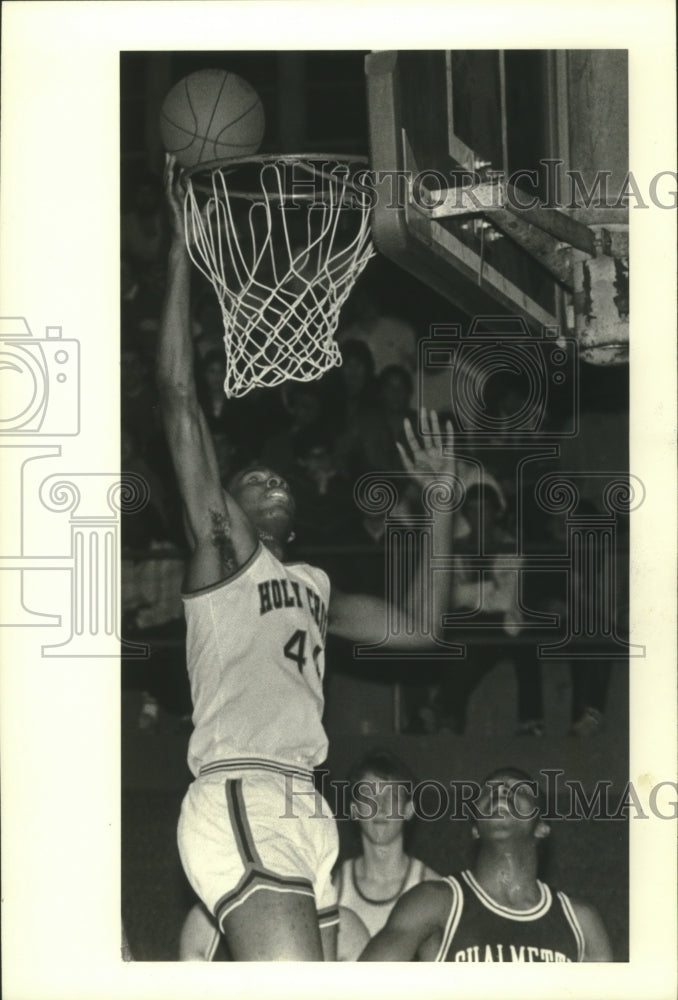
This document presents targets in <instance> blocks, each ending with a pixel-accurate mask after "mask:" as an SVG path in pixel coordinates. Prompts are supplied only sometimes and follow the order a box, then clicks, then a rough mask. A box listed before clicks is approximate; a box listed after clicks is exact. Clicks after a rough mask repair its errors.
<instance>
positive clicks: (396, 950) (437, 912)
mask: <svg viewBox="0 0 678 1000" xmlns="http://www.w3.org/2000/svg"><path fill="white" fill-rule="evenodd" d="M449 907H450V889H449V886H448V885H447V884H446V883H443V882H440V883H436V882H423V883H421V884H420V885H416V886H415V887H414V888H413V889H410V891H409V892H406V893H405V894H404V895H403V896H401V897H400V899H399V900H398V902H397V903H396V905H395V906H394V908H393V910H392V911H391V915H390V917H389V918H388V920H387V922H386V925H385V927H384V928H383V929H382V930H381V931H379V933H378V934H376V935H375V936H374V937H373V938H372V940H371V941H370V942H369V943H368V945H367V947H366V948H365V950H364V951H363V953H362V955H361V956H360V958H359V961H360V962H411V961H413V960H414V958H415V957H416V956H417V954H418V952H419V949H420V947H421V946H422V945H423V944H424V942H425V941H427V940H428V939H429V938H430V937H432V935H434V934H436V933H438V932H442V931H443V929H444V927H445V922H446V920H447V917H448V915H449Z"/></svg>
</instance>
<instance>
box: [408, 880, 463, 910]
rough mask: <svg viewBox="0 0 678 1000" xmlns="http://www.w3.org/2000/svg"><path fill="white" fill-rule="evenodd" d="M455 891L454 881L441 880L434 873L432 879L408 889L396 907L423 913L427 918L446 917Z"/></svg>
mask: <svg viewBox="0 0 678 1000" xmlns="http://www.w3.org/2000/svg"><path fill="white" fill-rule="evenodd" d="M456 891H457V887H456V886H455V885H454V880H452V879H450V878H442V877H441V876H440V875H436V874H435V873H434V877H433V878H431V879H426V880H424V881H422V882H418V883H417V885H415V886H413V887H412V888H411V889H408V891H407V892H406V893H404V894H403V895H402V896H401V897H400V900H399V901H398V906H399V907H400V906H401V903H402V904H403V907H402V908H404V907H405V906H406V907H407V908H408V909H409V910H418V911H420V912H421V913H422V916H423V913H424V912H425V913H426V915H427V916H429V917H435V916H438V915H444V916H445V917H446V916H447V913H448V912H449V908H450V903H451V901H452V899H453V897H454V895H455V893H456Z"/></svg>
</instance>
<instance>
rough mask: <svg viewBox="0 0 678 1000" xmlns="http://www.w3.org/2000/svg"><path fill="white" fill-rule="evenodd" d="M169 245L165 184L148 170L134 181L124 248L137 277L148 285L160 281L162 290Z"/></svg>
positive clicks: (125, 220)
mask: <svg viewBox="0 0 678 1000" xmlns="http://www.w3.org/2000/svg"><path fill="white" fill-rule="evenodd" d="M167 246H168V227H167V216H166V212H165V202H164V197H163V190H162V184H161V182H160V179H159V178H158V177H157V176H156V175H155V174H154V173H152V172H151V171H145V172H143V173H142V174H140V175H139V176H138V177H137V178H136V179H135V180H134V183H133V185H132V190H131V196H130V204H129V208H128V210H127V211H126V212H124V213H123V216H122V232H121V250H122V255H123V258H124V259H125V260H127V261H129V264H130V266H131V268H132V270H133V272H134V275H135V277H136V278H137V279H138V280H139V281H141V282H142V283H144V284H158V285H159V286H160V292H161V293H162V285H163V282H164V274H165V262H166V258H167ZM160 304H161V303H160Z"/></svg>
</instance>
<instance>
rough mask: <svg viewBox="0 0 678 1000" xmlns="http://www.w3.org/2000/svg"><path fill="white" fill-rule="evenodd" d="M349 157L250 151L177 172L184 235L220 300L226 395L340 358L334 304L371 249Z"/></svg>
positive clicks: (363, 200)
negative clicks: (182, 190)
mask: <svg viewBox="0 0 678 1000" xmlns="http://www.w3.org/2000/svg"><path fill="white" fill-rule="evenodd" d="M359 162H360V161H358V160H357V159H356V158H355V157H353V158H350V159H349V158H344V159H342V158H340V157H336V156H333V157H331V158H330V157H321V156H318V155H316V154H307V155H304V156H303V158H301V157H283V156H281V157H266V156H257V157H250V158H249V159H247V160H229V161H220V162H218V163H216V162H215V163H212V164H207V165H202V166H200V167H196V168H193V169H192V170H190V171H188V172H187V174H186V178H185V180H186V188H187V190H186V198H185V202H184V221H185V227H186V242H187V246H188V251H189V254H190V256H191V259H192V260H193V262H194V264H195V265H196V267H197V268H198V269H199V270H200V271H201V272H202V273H203V274H204V275H205V277H206V278H207V279H208V280H209V281H210V282H211V284H212V286H213V288H214V290H215V292H216V294H217V297H218V299H219V304H220V306H221V313H222V318H223V323H224V345H225V348H226V379H225V382H224V391H225V393H226V395H227V396H228V397H229V398H232V397H236V396H243V395H245V393H247V392H249V391H250V390H251V389H253V388H254V387H255V386H259V387H268V388H270V387H272V386H275V385H279V384H280V383H281V382H284V381H286V380H288V379H293V380H296V381H299V382H308V381H311V380H313V379H317V378H319V377H320V376H321V375H322V374H323V373H324V372H326V371H328V370H329V369H330V368H332V367H334V366H335V365H339V364H341V355H340V353H339V348H338V346H337V343H336V341H335V339H334V333H335V331H336V329H337V325H338V323H339V311H340V309H341V307H342V305H343V303H344V302H345V301H346V298H347V297H348V295H349V293H350V291H351V289H352V287H353V285H354V283H355V281H356V279H357V277H358V275H359V274H360V273H361V271H362V270H363V268H364V267H365V265H366V264H367V262H368V260H369V259H370V258H371V257H372V256H373V255H374V249H373V246H372V242H371V240H370V235H369V211H370V207H371V205H370V199H369V197H368V193H367V192H366V191H365V190H361V189H358V188H356V186H355V182H354V178H355V173H353V174H352V173H351V170H352V169H353V170H355V165H356V164H358V163H359ZM243 175H244V177H243ZM248 175H249V176H248ZM236 179H238V180H240V185H239V186H238V187H236V184H235V181H236ZM243 179H244V180H245V183H246V185H247V182H248V180H249V187H248V189H247V190H242V188H241V185H242V180H243Z"/></svg>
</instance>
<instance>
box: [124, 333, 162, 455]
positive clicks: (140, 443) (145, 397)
mask: <svg viewBox="0 0 678 1000" xmlns="http://www.w3.org/2000/svg"><path fill="white" fill-rule="evenodd" d="M120 412H121V420H122V425H123V427H125V428H126V429H127V430H129V432H130V433H131V434H132V435H134V437H135V442H136V445H137V450H138V453H139V455H141V456H142V457H144V458H146V457H147V455H148V452H149V451H150V448H151V444H152V442H154V441H155V440H156V439H157V438H158V437H159V436H160V434H161V428H160V419H159V413H158V407H157V393H156V390H155V383H154V382H153V379H152V377H151V370H150V367H149V364H148V361H147V360H146V357H145V356H144V354H143V352H142V351H141V350H140V349H139V348H138V347H135V346H133V345H129V344H123V346H122V350H121V351H120Z"/></svg>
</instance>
